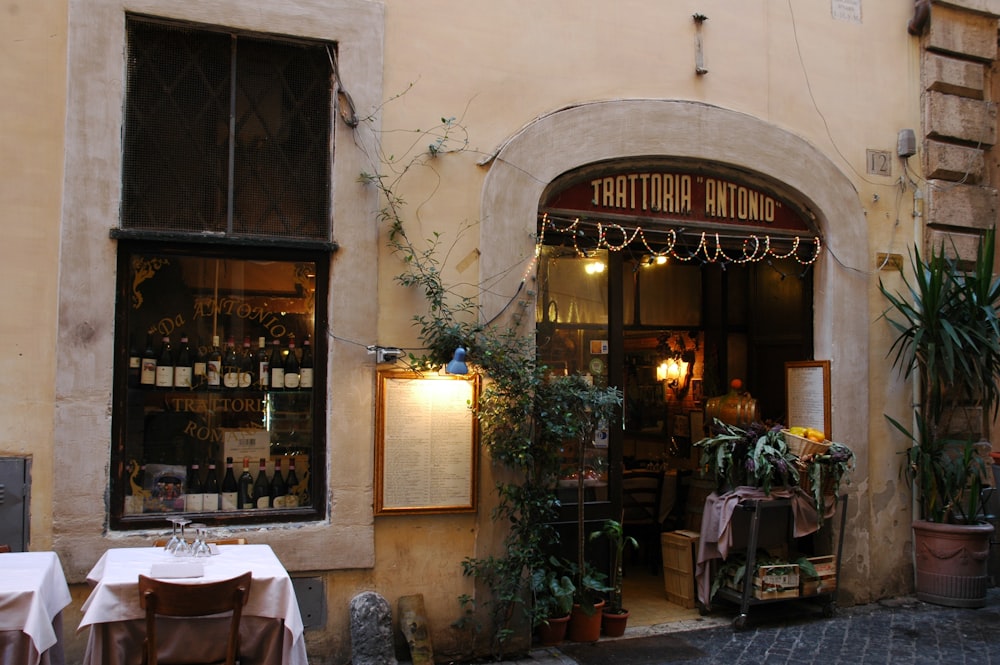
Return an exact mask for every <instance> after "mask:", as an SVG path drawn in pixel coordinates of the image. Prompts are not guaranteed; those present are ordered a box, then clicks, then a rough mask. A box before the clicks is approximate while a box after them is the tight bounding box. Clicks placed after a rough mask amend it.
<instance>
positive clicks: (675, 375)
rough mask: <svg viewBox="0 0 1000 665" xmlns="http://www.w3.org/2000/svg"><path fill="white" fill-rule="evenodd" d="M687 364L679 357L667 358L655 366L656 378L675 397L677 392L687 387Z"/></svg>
mask: <svg viewBox="0 0 1000 665" xmlns="http://www.w3.org/2000/svg"><path fill="white" fill-rule="evenodd" d="M688 367H689V364H688V363H687V362H685V361H684V360H683V359H681V358H667V359H666V360H664V361H663V362H661V363H660V364H659V366H658V367H657V368H656V380H657V381H662V382H663V384H664V386H666V387H667V388H669V389H670V390H672V391H673V392H674V397H675V398H676V397H677V395H678V393H679V392H681V391H682V390H684V389H686V388H687V380H686V379H687V375H688Z"/></svg>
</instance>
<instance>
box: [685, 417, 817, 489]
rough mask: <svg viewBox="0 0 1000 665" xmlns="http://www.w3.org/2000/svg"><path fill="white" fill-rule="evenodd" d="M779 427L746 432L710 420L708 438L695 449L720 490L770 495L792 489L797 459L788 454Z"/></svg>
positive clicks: (755, 427) (758, 425) (755, 425)
mask: <svg viewBox="0 0 1000 665" xmlns="http://www.w3.org/2000/svg"><path fill="white" fill-rule="evenodd" d="M781 429H782V427H781V425H775V426H773V427H767V426H765V425H763V424H761V423H752V424H751V425H750V426H749V427H747V428H746V429H743V428H741V427H737V426H735V425H729V424H726V423H724V422H722V421H721V420H719V419H718V418H714V419H713V420H712V424H711V428H710V432H711V434H710V435H709V436H707V437H705V438H704V439H701V440H700V441H697V442H695V444H694V445H695V446H697V447H699V448H701V464H702V466H703V467H704V468H706V469H707V470H708V472H709V473H710V474H712V475H713V476H714V477H715V479H716V482H717V483H718V485H719V487H720V488H722V487H728V488H735V487H740V486H750V487H760V488H761V489H763V490H764V492H765V493H767V494H770V493H771V488H772V487H774V486H784V485H795V484H797V483H798V480H799V473H798V470H797V468H796V466H795V462H796V460H797V459H798V458H797V457H796V456H795V455H794V454H793V453H792V452H791V451H789V450H788V444H787V443H785V439H784V437H783V436H782V434H781Z"/></svg>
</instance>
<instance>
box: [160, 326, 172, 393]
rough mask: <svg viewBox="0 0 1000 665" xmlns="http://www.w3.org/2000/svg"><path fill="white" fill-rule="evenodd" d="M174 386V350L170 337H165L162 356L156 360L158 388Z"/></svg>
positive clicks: (161, 347)
mask: <svg viewBox="0 0 1000 665" xmlns="http://www.w3.org/2000/svg"><path fill="white" fill-rule="evenodd" d="M173 386H174V350H173V347H172V346H170V337H169V336H168V335H164V336H163V344H162V345H161V346H160V355H159V356H158V357H157V358H156V387H157V388H173Z"/></svg>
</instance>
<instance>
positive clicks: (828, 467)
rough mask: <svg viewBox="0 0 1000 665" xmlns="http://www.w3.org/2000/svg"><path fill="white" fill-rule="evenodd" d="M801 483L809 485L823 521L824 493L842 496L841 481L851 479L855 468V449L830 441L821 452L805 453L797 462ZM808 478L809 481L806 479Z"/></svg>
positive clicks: (836, 497) (835, 499)
mask: <svg viewBox="0 0 1000 665" xmlns="http://www.w3.org/2000/svg"><path fill="white" fill-rule="evenodd" d="M797 467H798V471H799V484H800V485H802V486H805V485H808V487H809V493H810V495H811V496H812V499H813V502H814V503H815V505H816V514H817V516H818V517H819V520H820V522H822V520H823V517H824V512H825V511H824V507H825V502H826V499H825V498H824V495H826V494H832V495H833V497H834V501H837V500H838V499H839V496H840V485H841V483H843V482H845V481H848V482H849V480H850V473H851V471H852V470H853V469H854V451H852V450H851V449H850V448H848V447H847V446H846V445H844V444H842V443H837V442H835V441H831V442H830V446H829V447H828V448H827V449H826V451H825V452H823V453H821V454H818V455H816V454H811V455H805V456H803V458H802V459H800V460H799V463H798V464H797ZM806 478H808V480H809V482H808V483H806V482H804V480H805V479H806Z"/></svg>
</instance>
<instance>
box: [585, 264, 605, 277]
mask: <svg viewBox="0 0 1000 665" xmlns="http://www.w3.org/2000/svg"><path fill="white" fill-rule="evenodd" d="M604 268H605V265H604V262H603V261H589V262H587V266H586V267H585V268H584V270H586V271H587V274H588V275H599V274H601V273H602V272H604Z"/></svg>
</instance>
